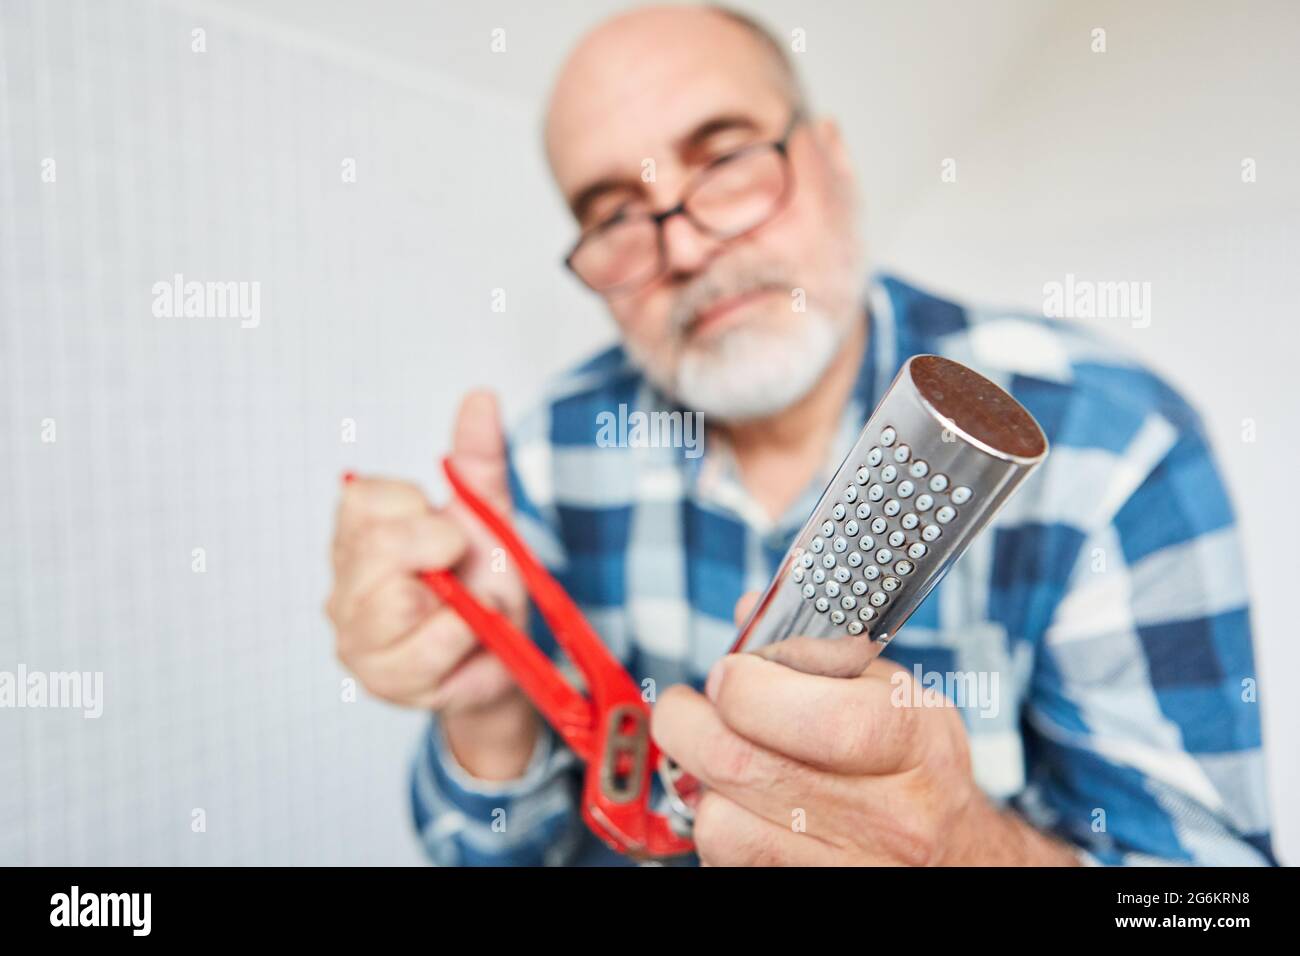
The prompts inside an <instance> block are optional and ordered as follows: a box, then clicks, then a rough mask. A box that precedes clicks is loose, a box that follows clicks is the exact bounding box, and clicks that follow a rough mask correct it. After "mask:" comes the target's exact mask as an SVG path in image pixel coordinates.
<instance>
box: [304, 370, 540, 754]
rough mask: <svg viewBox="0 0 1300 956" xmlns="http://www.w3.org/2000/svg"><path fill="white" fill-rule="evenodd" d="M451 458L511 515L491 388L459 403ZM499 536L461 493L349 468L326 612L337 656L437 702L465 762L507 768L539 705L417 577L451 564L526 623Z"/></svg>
mask: <svg viewBox="0 0 1300 956" xmlns="http://www.w3.org/2000/svg"><path fill="white" fill-rule="evenodd" d="M452 459H453V461H454V462H455V465H456V467H457V470H458V471H459V472H460V474H461V475H462V476H463V477H464V478H465V480H466V482H468V483H469V485H470V486H471V487H472V488H473V489H474V490H475V491H476V492H477V493H478V494H479V495H480V496H482V497H483V498H484V499H485V500H486V501H487V502H488V503H489V504H491V505H492V506H493V507H494V508H495V509H497V510H498V511H499V512H500V513H501V514H509V512H510V490H509V485H508V483H507V477H506V475H507V466H506V449H505V437H504V433H503V431H502V428H501V421H500V414H499V412H498V410H497V405H496V401H495V399H494V398H493V397H492V395H491V394H490V393H486V392H474V393H471V394H469V395H468V396H466V398H465V400H464V402H463V403H462V404H461V407H460V411H459V413H458V414H457V417H456V425H455V433H454V437H453V440H452ZM493 547H494V544H493V542H492V539H491V537H490V536H489V535H488V533H487V531H486V529H484V528H483V527H482V526H481V525H480V524H479V523H478V521H477V520H476V519H475V518H474V517H473V516H472V515H471V514H469V512H468V511H466V510H465V509H464V508H463V507H462V506H461V505H460V504H459V503H453V504H452V505H450V506H448V507H447V508H443V509H435V508H434V507H433V506H432V505H431V504H430V503H429V501H428V499H427V498H425V496H424V494H423V493H422V492H421V491H420V490H419V488H417V487H416V486H415V485H412V484H408V483H406V482H402V481H392V480H388V479H383V478H357V479H353V480H351V481H349V482H347V484H345V486H344V489H343V498H342V501H341V503H340V505H339V510H338V518H337V523H336V528H335V538H334V546H333V564H334V590H333V592H332V593H331V594H330V597H329V600H328V601H327V602H326V605H325V611H326V614H327V616H328V617H329V619H330V621H331V622H332V623H333V625H334V628H335V634H336V651H337V653H338V657H339V660H341V661H342V662H343V663H344V665H346V666H347V667H348V669H349V670H351V671H352V672H353V673H354V674H356V675H357V677H358V678H359V679H360V681H361V682H362V684H364V685H365V687H366V689H367V690H369V691H370V692H371V693H373V694H375V695H376V696H378V697H382V698H384V699H385V700H389V701H391V702H393V703H396V704H402V705H404V706H408V707H420V708H429V709H432V710H436V711H439V712H440V713H441V715H442V724H443V728H444V730H445V731H446V733H447V737H448V740H449V742H450V744H451V746H452V750H453V751H454V752H455V754H456V757H457V759H458V760H459V761H460V763H461V764H462V765H463V766H464V768H465V769H466V770H468V771H469V772H470V773H472V774H475V775H477V776H480V777H485V778H490V779H508V778H510V777H514V776H518V774H519V773H520V772H522V770H523V769H524V767H525V766H526V765H527V761H528V758H529V756H530V755H531V754H532V749H533V745H534V743H535V741H536V736H537V727H538V720H537V715H536V713H535V711H534V710H533V708H532V706H531V705H530V704H529V703H528V701H527V700H526V699H525V698H524V697H523V695H522V693H521V692H520V691H519V690H518V688H517V687H516V686H515V684H514V681H513V680H512V679H511V678H510V675H509V673H508V672H507V671H506V669H505V667H504V666H503V665H502V664H501V662H500V661H499V660H498V659H497V658H496V657H495V656H494V655H493V654H491V653H490V652H489V651H488V650H487V649H486V648H484V647H483V646H482V645H480V644H479V642H478V640H477V639H476V638H475V637H474V634H473V633H472V632H471V631H470V629H469V627H468V626H467V625H466V624H465V622H464V621H463V620H461V618H460V617H459V616H458V615H457V614H456V612H455V611H453V610H452V609H451V608H449V607H446V606H444V605H443V604H442V602H440V601H439V600H438V599H437V598H436V597H435V596H434V595H433V593H432V592H430V591H429V589H428V588H427V587H426V586H425V585H424V584H423V583H422V582H421V581H420V580H419V579H418V578H416V577H415V573H416V572H417V571H420V570H423V569H441V568H452V567H454V568H455V569H456V573H457V574H458V575H459V576H460V578H461V579H462V580H463V581H464V582H465V583H466V584H467V585H468V586H469V587H470V588H471V589H472V590H474V592H475V593H476V594H477V595H478V596H479V598H480V599H481V600H484V601H485V602H486V603H488V604H492V605H495V606H496V607H498V608H500V609H502V610H503V611H505V612H506V613H507V614H509V615H510V617H511V618H513V619H514V621H515V623H516V624H518V625H519V626H521V627H522V626H523V622H524V614H525V610H526V596H525V592H524V587H523V583H522V581H521V580H520V579H519V577H518V574H517V572H516V571H515V570H514V569H513V567H511V566H509V565H506V566H505V567H504V568H502V567H501V566H500V564H499V562H498V566H497V567H496V568H494V567H493V554H492V550H493Z"/></svg>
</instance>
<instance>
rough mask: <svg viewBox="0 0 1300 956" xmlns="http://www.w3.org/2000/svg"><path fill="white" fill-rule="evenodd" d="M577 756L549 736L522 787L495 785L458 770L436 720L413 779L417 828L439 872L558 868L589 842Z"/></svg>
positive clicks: (516, 782) (525, 774)
mask: <svg viewBox="0 0 1300 956" xmlns="http://www.w3.org/2000/svg"><path fill="white" fill-rule="evenodd" d="M572 768H573V755H572V753H570V752H569V751H568V750H567V749H566V748H564V747H563V746H562V745H561V744H560V743H559V742H558V741H557V740H556V738H555V735H554V734H553V733H552V732H551V730H550V729H549V728H543V730H542V732H541V733H540V734H539V735H538V740H537V745H536V747H534V749H533V755H532V758H531V760H530V761H529V763H528V767H527V769H525V770H524V772H523V774H522V775H521V776H520V777H519V778H518V779H516V780H510V781H504V782H491V781H485V780H480V779H478V778H476V777H473V776H471V775H470V774H469V773H467V772H466V771H465V770H464V768H462V767H461V766H460V765H459V763H457V761H456V758H455V755H454V754H453V753H452V752H451V748H450V747H449V746H448V745H447V741H446V737H445V735H444V734H443V731H442V727H441V726H440V725H439V723H438V721H437V719H436V718H435V719H434V720H433V721H432V723H431V726H430V728H429V732H428V733H426V734H425V735H424V738H423V740H422V742H421V745H420V748H419V752H418V753H417V755H416V759H415V766H414V769H413V771H412V775H411V806H412V810H413V813H414V817H415V828H416V831H417V832H418V833H419V836H420V841H421V843H422V844H423V845H424V849H425V852H426V853H428V855H429V858H430V859H431V860H432V861H433V862H434V863H436V864H438V865H440V866H558V865H563V864H565V863H568V862H569V861H570V859H571V858H572V857H573V855H574V853H575V852H576V850H577V848H578V846H579V844H580V841H581V838H582V831H581V827H582V822H581V820H580V819H579V818H578V814H577V810H576V807H577V802H576V801H577V785H578V782H577V780H576V778H575V776H574V774H573V773H572V772H571V771H572Z"/></svg>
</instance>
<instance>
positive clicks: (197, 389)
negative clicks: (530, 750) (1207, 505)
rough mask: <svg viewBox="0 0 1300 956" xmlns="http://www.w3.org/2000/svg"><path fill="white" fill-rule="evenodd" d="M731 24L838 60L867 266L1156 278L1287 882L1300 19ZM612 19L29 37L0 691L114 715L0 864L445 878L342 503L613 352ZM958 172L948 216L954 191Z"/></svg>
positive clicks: (827, 80)
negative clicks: (160, 294) (553, 121)
mask: <svg viewBox="0 0 1300 956" xmlns="http://www.w3.org/2000/svg"><path fill="white" fill-rule="evenodd" d="M742 5H743V6H746V7H750V8H752V9H754V10H755V11H756V12H758V13H759V14H760V15H762V16H763V17H765V18H766V19H767V20H768V21H769V22H770V23H772V25H773V26H774V27H776V28H777V29H778V30H780V31H781V32H787V31H789V30H790V29H793V28H795V27H801V28H803V29H805V30H806V31H807V35H808V52H807V53H805V54H803V56H802V63H803V66H804V68H805V71H806V74H807V78H808V81H809V86H810V88H811V90H812V93H813V97H814V101H815V102H816V104H817V105H818V106H820V107H821V108H823V109H824V110H825V111H827V112H829V113H833V114H836V115H838V116H840V117H841V119H842V122H843V124H844V126H845V128H846V133H847V135H848V138H849V142H850V145H851V147H852V149H853V151H854V154H855V156H856V157H857V159H858V163H859V166H860V168H861V171H862V177H863V184H864V191H865V193H866V195H867V197H868V222H869V231H870V236H871V238H872V244H873V252H874V255H875V257H876V260H877V261H878V262H880V263H881V264H884V265H887V266H891V267H895V268H899V269H900V270H902V271H903V272H904V273H905V274H907V275H909V276H911V277H913V278H915V279H917V280H918V281H922V282H924V283H929V284H932V285H935V286H937V287H939V288H941V289H944V290H948V291H952V292H956V293H960V294H962V295H965V296H970V297H974V298H978V299H983V300H985V301H991V302H995V303H1008V304H1016V305H1019V306H1022V307H1028V308H1037V307H1039V306H1040V304H1041V297H1042V293H1041V289H1042V285H1043V283H1044V282H1046V281H1051V280H1053V279H1060V278H1062V277H1063V276H1064V274H1065V273H1066V272H1073V273H1075V274H1077V275H1079V276H1080V277H1089V278H1099V279H1124V278H1132V279H1137V280H1140V281H1150V282H1151V283H1152V285H1153V305H1154V321H1153V323H1152V325H1151V327H1150V328H1149V329H1145V330H1136V329H1131V328H1128V327H1126V326H1125V325H1123V324H1122V323H1117V324H1116V325H1115V327H1114V328H1113V329H1111V328H1109V327H1108V331H1112V332H1113V333H1114V334H1115V336H1116V337H1117V339H1120V340H1123V341H1124V342H1125V343H1126V344H1128V345H1130V346H1131V347H1133V348H1136V349H1139V350H1140V351H1142V352H1143V353H1144V354H1147V355H1149V356H1150V357H1151V358H1152V360H1153V362H1155V363H1156V364H1157V365H1158V366H1159V367H1160V368H1162V369H1163V370H1165V371H1166V372H1168V373H1169V374H1170V376H1171V377H1172V378H1173V379H1174V380H1175V381H1176V382H1178V383H1179V384H1180V385H1182V386H1183V388H1184V389H1185V390H1186V391H1187V393H1188V394H1189V395H1190V396H1191V397H1193V399H1194V400H1196V401H1197V402H1198V404H1199V405H1200V407H1201V408H1202V410H1203V411H1204V412H1205V413H1206V416H1207V420H1208V421H1209V423H1210V425H1211V428H1212V431H1213V433H1214V435H1215V438H1216V440H1217V442H1218V444H1219V447H1220V449H1221V451H1222V453H1223V456H1224V459H1225V464H1226V466H1227V468H1228V472H1229V477H1230V479H1231V480H1232V482H1233V485H1234V488H1235V490H1236V492H1237V495H1238V499H1239V504H1240V507H1241V510H1242V512H1243V515H1244V522H1245V527H1246V531H1247V534H1248V539H1247V540H1248V543H1249V545H1250V552H1251V553H1250V558H1251V573H1252V576H1253V580H1254V584H1255V587H1256V592H1257V595H1258V605H1257V607H1258V614H1257V625H1258V633H1259V641H1260V649H1261V657H1262V659H1263V672H1264V675H1265V687H1264V693H1263V706H1264V707H1265V717H1266V732H1267V733H1268V734H1269V740H1270V745H1271V747H1272V749H1273V753H1272V766H1273V781H1274V787H1275V798H1274V805H1275V809H1276V811H1277V814H1278V817H1279V823H1278V832H1279V836H1280V844H1281V846H1282V848H1283V851H1284V852H1285V853H1287V854H1288V855H1289V857H1290V858H1291V859H1296V858H1300V818H1298V817H1297V811H1296V809H1295V808H1296V807H1297V806H1300V767H1298V764H1300V761H1297V760H1296V756H1295V749H1294V746H1293V745H1291V744H1290V740H1289V739H1288V738H1290V737H1293V736H1294V732H1295V730H1296V729H1298V728H1300V702H1298V701H1297V700H1296V699H1295V698H1294V696H1292V697H1291V698H1290V699H1284V697H1285V691H1284V689H1283V684H1282V678H1281V675H1282V674H1283V673H1287V672H1291V671H1294V670H1295V669H1296V667H1297V665H1300V660H1298V659H1297V658H1298V657H1300V652H1297V650H1296V645H1295V643H1294V642H1293V641H1290V640H1289V639H1288V638H1289V636H1290V635H1289V625H1290V621H1289V620H1288V619H1287V618H1288V617H1289V615H1288V611H1289V607H1288V606H1287V603H1286V602H1285V595H1286V593H1287V592H1286V587H1285V584H1284V581H1283V575H1284V574H1285V573H1286V572H1287V570H1289V568H1290V567H1292V566H1294V564H1295V562H1294V561H1293V560H1291V561H1288V560H1287V557H1286V556H1284V555H1283V553H1282V542H1284V541H1286V540H1288V539H1290V540H1294V539H1295V536H1296V531H1297V528H1296V522H1297V517H1296V510H1295V509H1294V508H1290V507H1286V503H1285V497H1284V495H1281V494H1279V492H1278V489H1277V488H1276V487H1274V482H1275V480H1276V477H1275V476H1277V475H1279V474H1289V473H1291V472H1293V471H1294V466H1295V464H1296V459H1297V454H1296V451H1295V448H1294V445H1292V444H1291V443H1290V442H1289V441H1288V439H1287V437H1286V436H1287V432H1286V429H1285V425H1286V422H1284V420H1283V415H1284V414H1285V413H1286V412H1289V411H1292V410H1293V409H1294V406H1295V402H1294V400H1293V399H1292V400H1289V399H1291V394H1292V393H1293V390H1289V386H1290V385H1291V383H1290V381H1289V379H1288V376H1287V370H1288V369H1289V364H1290V353H1291V352H1293V351H1294V346H1295V344H1296V334H1295V332H1294V331H1293V325H1292V323H1293V321H1294V319H1295V309H1294V307H1293V306H1292V305H1291V303H1290V302H1288V300H1287V299H1286V298H1285V297H1284V296H1285V293H1286V292H1287V291H1288V290H1287V289H1285V288H1284V287H1283V281H1284V280H1283V277H1284V276H1286V275H1287V271H1286V266H1287V265H1289V263H1288V262H1286V261H1284V258H1283V257H1284V256H1288V257H1289V258H1291V259H1293V258H1294V253H1295V250H1296V238H1297V235H1296V232H1297V227H1296V223H1297V218H1296V215H1295V212H1296V209H1297V206H1298V205H1300V202H1298V201H1297V188H1298V187H1297V185H1296V184H1297V181H1298V180H1297V177H1296V168H1295V167H1296V156H1297V155H1298V153H1297V148H1296V147H1297V142H1296V137H1297V132H1296V129H1295V125H1296V124H1295V122H1294V118H1295V116H1296V115H1297V110H1296V102H1295V100H1296V93H1295V91H1296V90H1297V89H1300V83H1298V82H1297V80H1300V76H1297V74H1298V73H1300V69H1297V67H1296V66H1295V65H1294V63H1293V62H1292V60H1291V59H1289V58H1288V56H1287V53H1286V49H1287V43H1288V42H1290V43H1291V44H1292V46H1293V45H1294V39H1295V37H1296V36H1297V30H1296V27H1297V24H1296V21H1295V15H1294V14H1293V13H1291V12H1289V11H1288V10H1287V6H1286V5H1285V4H1283V3H1276V4H1266V3H1251V4H1246V5H1244V10H1245V12H1244V13H1240V12H1233V13H1218V14H1212V13H1211V10H1212V8H1211V7H1209V6H1208V5H1207V6H1192V5H1188V4H1181V3H1179V4H1175V3H1154V4H1153V3H1148V4H1144V5H1142V7H1141V9H1140V10H1138V11H1129V10H1128V9H1127V8H1126V7H1125V6H1124V5H1121V4H1119V3H1103V4H1100V5H1099V4H1092V5H1089V7H1088V8H1086V9H1087V12H1086V13H1084V12H1076V7H1077V5H1068V4H1061V5H1055V4H1046V3H1040V2H1033V0H1024V2H1005V0H1003V2H991V3H981V4H978V5H975V4H963V3H939V2H933V0H929V2H924V3H909V4H905V5H904V4H885V3H873V4H861V3H847V2H846V3H825V4H817V5H808V4H800V3H793V2H791V3H758V4H742ZM619 6H622V4H613V3H601V2H583V3H581V4H579V3H567V4H559V5H555V4H547V5H546V7H545V10H544V11H543V10H541V9H540V5H536V4H527V3H523V2H517V3H489V4H478V3H476V4H454V5H444V4H427V3H423V2H417V0H401V2H388V3H368V4H364V5H362V4H357V3H354V2H344V0H280V2H276V3H273V4H268V3H262V2H255V0H219V2H211V3H197V2H196V3H185V2H161V3H144V2H127V0H108V2H90V0H81V2H74V0H49V2H42V0H6V2H5V4H4V6H3V7H0V401H2V403H3V404H2V405H0V443H2V444H0V447H2V448H3V456H2V457H0V667H10V666H11V665H12V664H14V663H18V662H22V663H25V664H26V665H27V666H28V667H30V668H34V669H35V668H39V669H43V670H47V671H54V670H64V669H77V670H100V671H103V673H104V680H105V711H104V716H103V717H101V718H100V719H98V720H84V719H82V718H81V717H80V716H79V715H77V714H74V713H69V712H57V711H0V779H3V780H4V781H6V783H8V782H9V781H16V782H17V783H16V784H15V785H8V786H4V787H0V861H3V862H15V861H18V862H22V861H26V862H34V863H81V862H94V863H108V862H126V863H137V862H161V863H167V862H209V861H210V862H240V863H246V862H289V863H293V862H415V861H417V860H418V859H419V857H418V854H417V852H416V850H415V848H414V844H413V841H412V839H411V837H410V834H409V828H408V824H407V819H406V809H405V791H404V779H403V773H404V768H405V760H406V758H407V756H408V753H409V751H410V748H411V746H412V744H413V741H414V738H415V735H416V734H417V732H418V723H419V722H418V718H416V717H414V716H412V715H410V714H405V713H401V712H398V711H396V710H393V709H390V708H387V707H385V706H383V705H379V704H376V703H372V702H369V701H366V700H364V699H363V700H361V701H360V702H358V703H343V702H342V701H341V700H340V681H341V680H342V679H343V677H344V674H343V672H342V670H341V669H340V668H339V667H338V666H337V665H336V664H335V663H334V661H333V659H332V655H331V650H330V647H331V640H330V636H329V633H328V630H327V628H326V626H325V624H324V621H323V619H322V617H321V615H320V613H319V606H320V603H321V601H322V599H323V598H324V596H325V593H326V590H327V586H328V575H327V567H326V561H325V546H326V542H327V540H328V534H329V520H330V513H331V510H332V507H333V503H334V499H335V495H336V482H337V476H338V473H339V472H340V471H341V470H342V469H343V468H345V467H357V468H360V469H363V470H365V469H375V470H383V471H387V472H390V473H396V474H405V475H411V476H416V477H418V478H420V479H422V480H425V481H427V482H428V483H429V484H430V486H431V487H436V479H435V469H434V459H435V455H436V454H437V453H438V450H439V449H440V448H442V447H443V446H444V444H445V442H446V438H447V427H448V421H447V418H448V413H449V405H450V403H451V402H452V401H453V400H454V397H455V396H456V395H458V394H459V393H460V392H461V391H462V390H463V389H464V388H465V387H466V386H468V385H470V384H473V383H480V382H486V383H490V384H493V385H496V386H498V387H500V388H501V390H502V392H503V394H504V396H505V398H506V400H507V404H508V406H509V407H510V408H513V409H518V408H520V407H521V406H522V404H523V403H524V402H526V401H527V400H528V398H529V396H530V395H531V394H532V393H533V392H534V391H535V390H536V388H537V386H538V385H539V383H540V382H541V381H542V379H543V378H544V377H545V376H546V375H547V374H549V373H550V372H551V371H553V370H555V369H558V368H560V367H562V366H564V365H566V364H568V363H569V362H571V361H572V360H573V359H574V358H576V357H577V356H579V355H581V354H583V353H585V352H586V351H588V350H590V349H591V348H593V347H594V346H595V345H597V344H599V343H601V342H604V341H606V340H608V338H609V337H610V336H611V334H612V333H611V331H610V328H609V326H608V323H607V322H606V321H605V319H604V318H603V316H602V315H601V314H600V312H599V309H598V308H597V307H596V306H595V304H594V303H592V302H591V301H589V300H588V299H587V298H586V297H585V296H583V295H582V294H581V293H580V292H579V290H578V289H576V288H575V287H574V285H573V284H572V282H570V281H569V280H568V279H567V278H566V277H564V276H563V275H562V273H561V271H560V269H559V267H558V259H559V256H560V255H561V253H562V250H563V248H564V245H565V243H566V240H567V238H568V224H567V223H566V222H565V220H564V217H563V214H562V211H561V209H560V206H559V204H558V202H557V201H556V199H555V197H554V196H553V195H552V193H551V192H550V188H549V184H548V182H547V180H546V175H545V169H544V166H543V164H542V162H541V158H540V154H539V150H538V148H537V143H536V139H537V136H536V134H537V127H538V122H539V117H538V111H539V108H540V103H541V98H542V95H543V92H544V89H545V86H546V83H547V82H548V80H549V77H550V74H551V71H552V70H553V68H554V66H555V64H556V62H557V61H558V60H559V58H560V57H561V56H562V55H563V52H564V49H565V48H566V46H567V45H568V44H569V43H570V42H571V41H572V39H573V38H574V37H575V36H576V35H577V34H578V33H579V32H580V31H581V29H582V28H584V27H585V26H586V25H587V24H589V23H591V22H593V21H594V20H596V19H598V18H599V17H600V16H602V15H603V14H604V13H605V12H607V11H609V10H612V9H616V8H617V7H619ZM1234 9H1239V8H1234ZM1229 17H1231V18H1232V19H1228V18H1229ZM1095 26H1102V27H1105V28H1106V29H1107V41H1108V51H1107V52H1106V53H1105V54H1101V55H1097V54H1092V53H1090V52H1089V50H1088V43H1089V40H1090V37H1089V30H1090V29H1091V28H1092V27H1095ZM495 27H504V28H505V29H506V31H507V34H506V35H507V52H506V53H504V54H495V55H494V54H492V53H491V52H490V51H489V48H488V40H489V31H490V30H491V29H493V28H495ZM194 28H203V29H205V30H206V31H207V37H206V40H207V52H206V53H203V54H195V53H192V52H191V49H190V45H191V30H193V29H194ZM1243 156H1253V157H1255V158H1256V159H1257V161H1258V166H1259V182H1257V183H1255V184H1253V185H1250V186H1245V185H1243V184H1241V182H1240V178H1239V164H1240V159H1241V158H1242V157H1243ZM346 157H352V158H355V159H356V162H357V182H356V183H352V184H344V183H342V182H341V177H340V168H341V167H340V164H341V163H342V162H343V160H344V159H345V158H346ZM947 157H952V158H955V159H956V160H957V163H958V166H957V168H958V180H957V182H956V183H941V182H940V181H939V163H940V161H941V160H942V159H944V158H947ZM46 158H53V159H54V160H55V161H56V163H57V167H56V168H57V180H56V181H55V182H54V183H44V182H42V181H41V177H40V173H41V168H42V167H41V164H42V160H44V159H46ZM175 272H182V273H184V274H185V275H186V276H187V277H190V278H200V279H233V280H242V281H250V282H251V281H258V282H260V283H261V289H262V322H261V325H260V326H259V327H258V328H256V329H240V328H238V321H237V320H197V319H189V320H186V319H158V318H155V317H154V316H153V315H152V314H151V312H150V306H151V301H152V295H151V291H150V290H151V286H152V284H153V283H154V282H155V281H158V280H160V279H166V278H168V277H170V276H171V275H172V274H173V273H175ZM495 288H504V289H505V290H506V295H507V304H508V311H507V312H506V313H505V314H504V315H502V314H497V313H494V312H492V311H491V309H490V297H491V294H492V290H493V289H495ZM1261 346H1262V347H1261ZM347 417H350V418H355V419H356V421H357V425H358V440H357V443H356V444H354V445H347V444H343V443H342V442H341V441H340V437H339V435H340V421H341V419H343V418H347ZM47 418H52V419H54V420H55V422H56V425H57V441H56V442H54V443H52V444H50V443H46V442H42V441H41V427H42V422H43V420H45V419H47ZM1244 418H1253V419H1255V420H1256V422H1257V429H1258V440H1257V441H1256V442H1254V443H1253V444H1244V443H1243V442H1242V441H1241V421H1242V419H1244ZM200 547H201V548H204V549H205V550H206V555H207V571H206V573H204V574H195V573H194V572H193V571H192V569H191V562H192V558H191V554H192V550H193V549H194V548H200ZM195 808H203V809H204V810H205V811H206V813H207V832H206V833H202V834H196V833H193V832H192V830H191V826H190V824H191V815H192V811H193V810H194V809H195Z"/></svg>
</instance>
